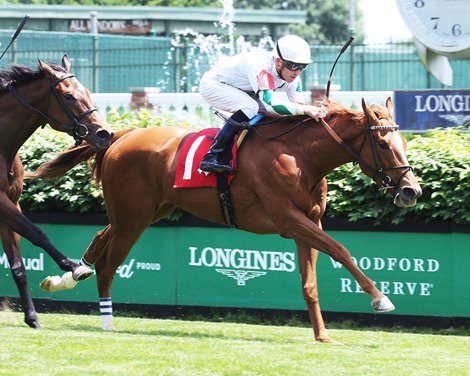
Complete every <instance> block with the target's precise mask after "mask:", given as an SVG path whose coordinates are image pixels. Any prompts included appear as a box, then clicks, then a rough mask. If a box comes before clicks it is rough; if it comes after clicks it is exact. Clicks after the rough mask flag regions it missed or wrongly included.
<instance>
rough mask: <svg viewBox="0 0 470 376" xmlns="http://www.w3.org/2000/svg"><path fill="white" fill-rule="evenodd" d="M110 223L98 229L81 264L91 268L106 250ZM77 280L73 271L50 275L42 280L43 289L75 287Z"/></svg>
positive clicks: (49, 290) (56, 289)
mask: <svg viewBox="0 0 470 376" xmlns="http://www.w3.org/2000/svg"><path fill="white" fill-rule="evenodd" d="M108 235H109V225H108V226H107V227H106V228H105V229H104V230H102V231H98V232H97V233H96V235H95V237H94V238H93V240H92V242H91V243H90V245H89V246H88V248H87V250H86V252H85V254H84V255H83V256H82V259H81V260H80V264H81V265H82V266H84V267H86V268H90V267H91V266H92V265H93V264H94V263H95V262H96V259H97V258H98V257H100V255H101V254H102V253H103V252H104V251H105V250H106V248H107V243H108V240H109V236H108ZM77 283H78V282H77V281H75V280H74V279H73V278H72V273H70V272H67V273H65V274H63V275H62V276H58V275H55V276H48V277H46V278H45V279H44V280H43V281H42V282H41V285H40V287H41V289H42V290H44V291H48V292H55V291H61V290H69V289H73V288H74V287H75V286H76V285H77Z"/></svg>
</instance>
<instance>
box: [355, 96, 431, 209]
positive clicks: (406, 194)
mask: <svg viewBox="0 0 470 376" xmlns="http://www.w3.org/2000/svg"><path fill="white" fill-rule="evenodd" d="M362 109H363V110H364V114H365V117H366V125H365V130H366V138H365V141H364V142H363V145H362V147H361V148H362V150H361V152H360V154H361V156H362V158H363V159H364V161H365V162H366V163H360V165H361V169H362V171H363V172H364V173H365V174H366V175H368V176H370V177H371V178H372V179H374V181H375V182H376V184H377V185H379V186H380V187H381V188H383V189H385V190H386V191H387V194H390V195H393V197H394V204H395V205H397V206H399V207H410V206H414V205H415V204H416V200H417V199H418V198H419V197H420V196H421V193H422V191H421V187H420V186H419V183H418V180H417V179H416V176H415V175H414V174H413V169H412V168H411V166H409V164H408V160H407V158H406V140H405V138H404V137H403V136H402V135H401V134H400V132H399V131H398V125H397V124H396V123H395V121H394V120H393V115H392V114H393V104H392V99H391V98H388V99H387V101H386V107H383V106H379V105H372V106H370V107H369V106H367V104H366V103H365V101H364V99H362Z"/></svg>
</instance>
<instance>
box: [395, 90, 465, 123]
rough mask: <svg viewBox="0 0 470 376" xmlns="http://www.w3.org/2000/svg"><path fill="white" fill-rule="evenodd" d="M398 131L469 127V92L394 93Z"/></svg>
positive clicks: (427, 91) (428, 91)
mask: <svg viewBox="0 0 470 376" xmlns="http://www.w3.org/2000/svg"><path fill="white" fill-rule="evenodd" d="M395 117H396V122H397V124H399V125H400V129H402V130H403V129H404V130H417V131H426V130H429V129H433V128H448V127H466V128H470V90H426V91H396V92H395Z"/></svg>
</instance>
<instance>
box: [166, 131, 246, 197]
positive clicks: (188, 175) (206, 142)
mask: <svg viewBox="0 0 470 376" xmlns="http://www.w3.org/2000/svg"><path fill="white" fill-rule="evenodd" d="M218 131H219V128H206V129H203V130H202V131H200V132H198V133H195V134H193V135H191V136H190V137H188V139H187V140H186V141H185V143H184V144H183V147H182V149H181V153H180V156H179V159H178V166H177V167H176V178H175V182H174V184H173V188H197V187H216V186H217V174H215V173H213V172H205V171H202V170H200V169H199V165H200V163H201V160H202V158H203V157H204V155H205V154H206V153H207V151H208V150H209V148H210V146H211V145H212V140H213V138H214V137H215V135H216V134H217V132H218ZM236 145H237V143H236V142H235V143H234V146H233V148H232V155H233V166H234V167H235V169H236V166H237V165H236V149H237V147H236ZM233 178H234V175H230V176H229V178H228V181H229V183H230V182H231V181H232V179H233Z"/></svg>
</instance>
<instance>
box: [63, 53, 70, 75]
mask: <svg viewBox="0 0 470 376" xmlns="http://www.w3.org/2000/svg"><path fill="white" fill-rule="evenodd" d="M62 66H63V67H64V69H65V70H66V71H67V72H68V73H70V72H71V68H72V63H71V62H70V60H69V57H68V56H67V54H65V55H64V56H63V57H62Z"/></svg>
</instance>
